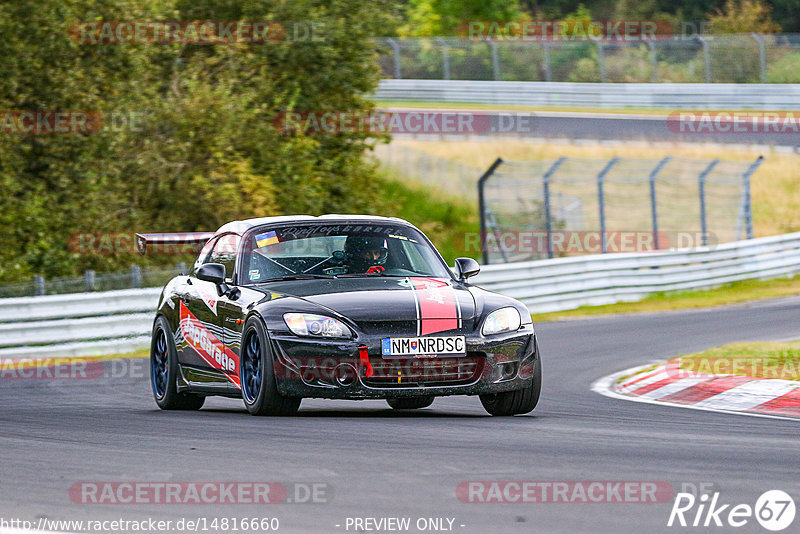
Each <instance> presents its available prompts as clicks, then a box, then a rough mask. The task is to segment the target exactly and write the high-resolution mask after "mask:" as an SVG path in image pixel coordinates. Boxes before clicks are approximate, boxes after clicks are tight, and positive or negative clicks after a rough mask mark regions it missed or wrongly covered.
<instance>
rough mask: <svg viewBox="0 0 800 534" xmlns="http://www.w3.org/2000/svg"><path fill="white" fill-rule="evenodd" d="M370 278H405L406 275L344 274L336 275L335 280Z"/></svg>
mask: <svg viewBox="0 0 800 534" xmlns="http://www.w3.org/2000/svg"><path fill="white" fill-rule="evenodd" d="M370 276H390V277H393V278H398V277H399V278H405V277H406V276H408V275H406V274H402V275H401V274H386V273H383V272H380V273H378V272H375V273H345V274H337V275H336V278H365V277H366V278H369V277H370Z"/></svg>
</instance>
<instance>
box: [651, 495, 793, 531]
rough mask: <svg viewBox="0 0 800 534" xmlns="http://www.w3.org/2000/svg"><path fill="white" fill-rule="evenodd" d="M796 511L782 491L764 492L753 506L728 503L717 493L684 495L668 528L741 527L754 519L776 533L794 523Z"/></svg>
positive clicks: (671, 513)
mask: <svg viewBox="0 0 800 534" xmlns="http://www.w3.org/2000/svg"><path fill="white" fill-rule="evenodd" d="M795 512H796V509H795V504H794V500H793V499H792V498H791V497H790V496H789V494H788V493H786V492H785V491H781V490H769V491H765V492H764V493H762V494H761V495H760V496H759V497H758V499H757V500H756V503H755V505H754V506H750V505H749V504H746V503H740V504H731V503H725V502H724V501H721V500H720V493H719V492H718V491H716V492H714V493H712V494H710V495H709V494H708V493H704V494H702V495H700V496H699V497H696V496H695V495H694V494H692V493H683V492H682V493H678V494H677V495H676V496H675V502H674V503H673V505H672V511H671V512H670V514H669V520H668V521H667V526H668V527H671V526H681V527H723V526H725V527H733V528H738V527H743V526H745V525H747V524H749V523H750V522H751V520H752V519H753V518H755V520H756V521H758V523H759V524H760V525H761V526H762V527H764V528H765V529H767V530H771V531H773V532H777V531H781V530H784V529H786V528H787V527H789V526H790V525H791V524H792V522H793V521H794V516H795Z"/></svg>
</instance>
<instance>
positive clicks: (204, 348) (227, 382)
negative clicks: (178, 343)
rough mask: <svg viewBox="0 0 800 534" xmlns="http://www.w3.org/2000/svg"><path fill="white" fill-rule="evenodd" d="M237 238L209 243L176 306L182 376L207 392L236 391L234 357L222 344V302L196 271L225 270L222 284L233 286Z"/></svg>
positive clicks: (237, 376) (223, 325)
mask: <svg viewBox="0 0 800 534" xmlns="http://www.w3.org/2000/svg"><path fill="white" fill-rule="evenodd" d="M239 241H240V237H239V236H238V235H236V234H225V235H222V236H220V237H219V238H217V239H216V240H215V241H214V242H213V243H211V248H210V251H209V252H208V254H207V256H206V257H205V258H203V257H202V256H201V258H199V259H198V262H197V263H196V264H195V269H194V272H193V273H192V276H191V277H190V280H191V284H190V285H189V286H188V287H187V289H188V291H187V292H186V297H185V299H184V300H183V301H182V302H181V305H180V308H181V309H180V324H181V334H182V335H183V339H184V345H183V346H184V349H183V358H182V362H183V363H184V365H186V366H187V369H186V370H185V372H184V375H185V376H186V378H187V380H188V381H189V382H190V383H191V384H192V385H193V386H203V387H208V388H211V389H220V388H221V389H238V387H239V373H238V371H239V366H238V360H239V359H238V356H237V355H236V354H234V353H233V352H231V350H230V349H229V348H228V347H227V346H226V345H225V344H224V343H223V340H224V339H225V335H224V327H225V326H226V325H225V323H224V320H223V315H224V314H223V313H222V307H221V306H220V301H221V300H222V299H223V298H224V297H223V296H221V295H220V294H219V290H218V288H217V285H216V284H214V283H212V282H206V281H204V280H200V279H198V278H197V276H196V272H197V269H198V268H199V267H200V266H201V265H203V264H206V263H220V264H222V265H224V266H225V275H226V282H228V283H231V284H232V283H233V273H234V265H235V260H236V249H237V247H238V245H239Z"/></svg>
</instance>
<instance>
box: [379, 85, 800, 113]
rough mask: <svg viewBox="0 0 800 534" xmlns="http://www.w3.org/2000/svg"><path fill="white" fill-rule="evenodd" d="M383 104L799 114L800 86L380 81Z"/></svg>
mask: <svg viewBox="0 0 800 534" xmlns="http://www.w3.org/2000/svg"><path fill="white" fill-rule="evenodd" d="M375 98H376V99H378V100H384V101H392V100H395V101H409V100H411V101H426V102H475V103H480V104H501V105H528V106H567V107H587V108H664V109H724V110H730V109H758V110H797V109H800V84H735V83H570V82H505V81H475V80H392V79H387V80H381V81H380V84H379V85H378V90H377V92H376V93H375Z"/></svg>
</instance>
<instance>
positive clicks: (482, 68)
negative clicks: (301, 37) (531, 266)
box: [379, 34, 800, 83]
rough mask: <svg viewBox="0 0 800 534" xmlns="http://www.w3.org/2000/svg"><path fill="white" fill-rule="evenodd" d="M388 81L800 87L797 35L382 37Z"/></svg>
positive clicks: (381, 57) (382, 59)
mask: <svg viewBox="0 0 800 534" xmlns="http://www.w3.org/2000/svg"><path fill="white" fill-rule="evenodd" d="M382 41H383V43H385V45H386V46H385V49H384V52H383V54H382V55H381V56H380V58H379V63H380V66H381V68H382V70H383V76H384V77H385V78H394V79H436V80H498V81H500V80H505V81H548V82H549V81H553V82H628V83H631V82H675V83H681V82H682V83H691V82H694V83H701V82H703V83H800V34H769V35H763V34H729V35H705V36H700V35H693V36H687V37H683V36H681V37H675V38H673V39H670V40H666V41H650V42H642V41H639V42H626V41H563V42H558V41H556V42H549V41H521V42H518V41H472V40H467V39H462V38H458V37H450V38H412V39H395V38H389V39H383V40H382Z"/></svg>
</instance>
